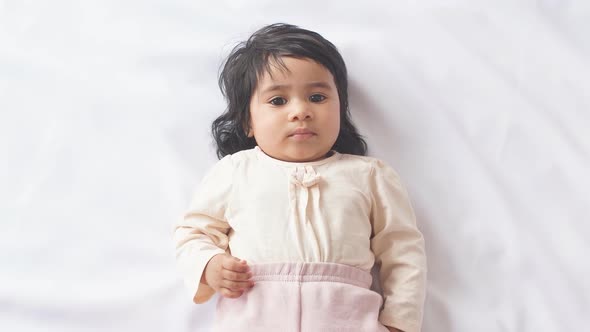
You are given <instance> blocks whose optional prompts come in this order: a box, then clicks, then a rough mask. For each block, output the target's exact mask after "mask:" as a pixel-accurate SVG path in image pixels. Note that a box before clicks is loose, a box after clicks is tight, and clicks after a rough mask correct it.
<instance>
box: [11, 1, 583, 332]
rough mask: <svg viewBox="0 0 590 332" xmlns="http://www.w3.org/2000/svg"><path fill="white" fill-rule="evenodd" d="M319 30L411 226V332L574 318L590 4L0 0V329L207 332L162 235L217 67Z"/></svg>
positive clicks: (185, 178) (187, 186)
mask: <svg viewBox="0 0 590 332" xmlns="http://www.w3.org/2000/svg"><path fill="white" fill-rule="evenodd" d="M273 22H289V23H293V24H298V25H301V26H303V27H305V28H309V29H312V30H316V31H318V32H320V33H322V34H323V35H324V36H325V37H326V38H328V39H330V40H331V41H333V42H334V43H335V44H336V45H337V46H338V47H339V49H340V50H341V52H342V54H343V56H344V57H345V59H346V61H347V64H348V67H349V72H350V84H351V97H350V100H351V104H352V107H351V108H352V112H353V117H354V119H355V120H356V122H357V125H358V126H359V127H360V130H361V132H362V133H364V134H365V135H366V136H367V138H368V141H369V143H370V149H371V154H372V155H374V156H377V157H381V158H383V159H385V160H386V161H388V162H389V163H390V164H392V165H393V166H394V167H395V168H396V169H397V170H398V171H399V173H400V174H401V176H402V178H403V179H404V181H405V183H406V185H407V187H408V188H409V191H410V194H411V196H412V199H413V203H414V206H415V209H416V212H417V215H418V219H419V224H420V226H421V228H422V229H423V231H424V234H425V236H426V241H427V247H428V255H429V287H428V298H427V303H426V314H425V323H424V331H427V332H446V331H453V332H455V331H459V332H473V331H478V332H480V331H483V332H486V331H518V332H533V331H534V332H538V331H586V330H587V328H588V326H589V324H590V319H589V318H588V317H590V316H589V315H588V312H589V306H590V284H589V283H588V282H587V278H588V275H590V266H589V263H588V259H587V257H586V256H587V254H588V250H589V249H590V245H588V242H587V241H588V240H587V239H588V237H589V236H590V225H589V221H590V220H589V219H590V204H589V203H590V199H589V197H590V189H589V188H590V176H589V172H588V170H589V167H590V134H589V133H588V127H589V125H590V60H589V59H590V38H588V36H589V34H590V3H589V2H587V1H584V0H570V1H558V0H553V1H549V0H545V1H532V0H529V1H493V2H492V1H489V2H485V1H420V2H413V1H390V2H383V3H380V2H376V1H363V2H362V3H361V2H356V3H352V2H351V3H348V2H343V1H329V2H318V1H309V0H306V1H297V2H293V1H289V2H287V1H285V2H272V1H264V0H258V1H249V2H246V1H214V2H196V1H181V0H175V1H113V0H110V1H96V2H91V1H82V2H81V1H78V2H76V1H64V0H62V1H51V2H46V1H8V0H4V1H2V0H0V165H1V166H0V167H1V171H0V183H1V185H0V227H1V228H0V263H1V264H0V330H2V331H25V332H32V331H60V332H62V331H142V332H150V331H206V330H207V327H208V325H209V323H210V319H211V314H212V308H213V305H212V304H210V305H204V306H196V305H193V304H192V303H191V301H190V296H189V294H187V293H186V291H185V290H184V289H183V288H182V284H181V282H180V279H179V277H178V276H177V275H176V273H175V269H174V254H173V252H174V248H173V244H172V242H171V227H172V224H173V222H174V221H175V219H176V218H178V217H179V216H180V215H181V214H182V212H183V210H184V208H185V207H186V205H187V203H188V199H189V196H190V193H191V191H192V189H193V188H194V186H195V185H196V184H197V183H198V181H199V179H200V178H201V176H202V175H203V173H204V172H205V170H206V169H207V168H208V167H209V166H210V165H211V164H212V163H213V162H214V160H215V158H214V153H213V149H212V147H211V144H210V142H211V140H210V136H209V127H210V123H211V121H212V120H213V119H214V118H215V116H216V115H218V114H219V112H221V111H222V109H223V107H224V104H223V100H222V98H221V95H220V93H219V92H218V88H217V85H216V84H217V83H216V79H217V77H216V75H217V71H218V66H219V65H220V63H221V60H222V58H223V56H225V55H226V54H227V53H228V52H229V50H230V49H231V47H232V46H233V45H234V43H235V42H237V41H239V40H242V39H244V38H246V37H247V36H248V35H249V34H250V33H251V32H253V31H254V30H255V29H256V28H258V27H260V26H262V25H263V24H268V23H273Z"/></svg>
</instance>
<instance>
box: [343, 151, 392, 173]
mask: <svg viewBox="0 0 590 332" xmlns="http://www.w3.org/2000/svg"><path fill="white" fill-rule="evenodd" d="M340 162H341V163H342V165H344V166H346V167H351V168H358V169H359V170H364V171H367V172H368V173H369V174H373V173H375V172H379V171H380V170H381V169H386V168H389V169H391V167H390V166H389V165H388V164H387V163H386V162H385V161H383V160H381V159H379V158H376V157H370V156H359V155H354V154H344V153H343V154H342V157H341V158H340Z"/></svg>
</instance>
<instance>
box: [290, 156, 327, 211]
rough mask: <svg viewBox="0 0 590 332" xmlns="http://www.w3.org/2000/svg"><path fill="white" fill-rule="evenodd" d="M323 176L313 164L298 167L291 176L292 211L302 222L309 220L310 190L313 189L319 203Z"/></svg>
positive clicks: (315, 198)
mask: <svg viewBox="0 0 590 332" xmlns="http://www.w3.org/2000/svg"><path fill="white" fill-rule="evenodd" d="M320 179H321V176H320V174H319V173H316V171H315V170H314V169H313V167H311V166H302V167H296V168H295V169H294V170H293V172H292V173H291V177H290V186H289V187H290V188H289V189H290V190H289V194H290V201H291V207H292V211H293V213H294V214H295V216H296V218H297V219H299V220H301V221H302V222H309V218H308V216H307V204H308V200H309V195H310V190H312V191H313V192H314V193H313V196H314V200H315V201H317V202H316V203H319V198H320V197H319V195H320V193H319V188H318V183H319V182H320Z"/></svg>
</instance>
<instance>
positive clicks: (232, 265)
mask: <svg viewBox="0 0 590 332" xmlns="http://www.w3.org/2000/svg"><path fill="white" fill-rule="evenodd" d="M222 266H223V268H224V269H226V270H230V271H234V272H242V273H243V272H248V271H249V270H250V267H248V264H247V263H246V261H244V260H240V259H238V258H235V257H232V258H229V259H225V260H224V261H223V264H222Z"/></svg>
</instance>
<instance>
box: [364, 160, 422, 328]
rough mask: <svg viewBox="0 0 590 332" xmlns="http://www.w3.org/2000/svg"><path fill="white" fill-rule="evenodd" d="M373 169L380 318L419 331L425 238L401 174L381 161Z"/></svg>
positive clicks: (374, 245)
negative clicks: (382, 299) (381, 300)
mask: <svg viewBox="0 0 590 332" xmlns="http://www.w3.org/2000/svg"><path fill="white" fill-rule="evenodd" d="M373 172H374V173H373V174H372V181H373V183H372V187H373V195H374V197H373V208H372V213H371V217H372V218H371V220H372V223H373V237H372V238H371V249H372V250H373V252H374V254H375V259H376V262H377V263H378V264H380V265H381V270H380V274H379V276H380V279H381V285H382V289H383V295H384V300H385V301H384V306H383V310H382V311H381V314H380V316H379V320H380V321H381V323H382V324H383V325H385V326H388V327H391V328H393V327H395V328H397V329H399V330H401V331H404V332H419V331H420V328H421V324H422V312H423V306H424V297H425V291H426V255H425V249H424V238H423V236H422V233H420V231H419V230H418V228H417V226H416V218H415V215H414V212H413V210H412V206H411V204H410V201H409V198H408V194H407V192H406V190H405V188H404V187H403V186H402V184H401V182H400V180H399V176H398V175H397V173H396V172H395V171H394V170H393V169H392V168H390V167H389V166H387V165H385V164H384V163H383V162H381V161H378V162H376V163H375V165H374V169H373ZM391 328H390V330H391ZM392 331H395V330H392Z"/></svg>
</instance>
